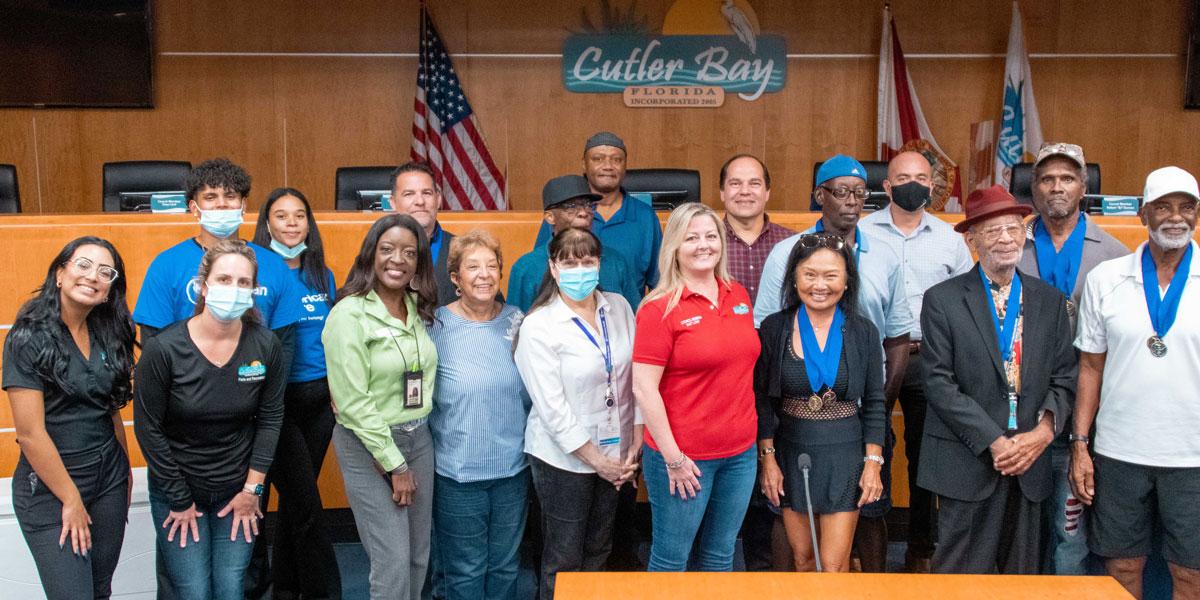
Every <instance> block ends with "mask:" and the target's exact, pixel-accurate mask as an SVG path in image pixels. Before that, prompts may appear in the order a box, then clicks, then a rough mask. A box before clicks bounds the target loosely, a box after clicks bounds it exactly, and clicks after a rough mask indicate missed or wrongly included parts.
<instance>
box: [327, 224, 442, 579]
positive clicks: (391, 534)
mask: <svg viewBox="0 0 1200 600" xmlns="http://www.w3.org/2000/svg"><path fill="white" fill-rule="evenodd" d="M337 295H338V301H337V304H335V305H334V307H333V310H332V311H330V312H329V318H328V319H326V323H325V331H324V333H322V334H321V339H322V340H323V341H324V342H325V364H326V365H327V367H328V372H329V390H330V392H331V393H332V394H333V402H334V404H335V405H336V409H337V414H336V418H337V425H335V426H334V428H333V449H334V451H335V452H336V453H337V458H338V464H339V465H340V466H341V468H342V479H343V481H344V482H345V486H346V496H347V498H348V499H349V500H350V508H351V509H352V510H353V511H354V522H355V524H356V525H357V526H358V535H359V537H360V538H361V539H362V543H363V549H364V550H366V552H367V558H368V559H370V562H371V574H370V587H371V598H376V599H383V598H411V599H412V600H417V599H418V598H420V596H421V587H422V584H423V583H424V582H425V571H426V569H427V567H428V566H429V536H430V527H431V526H432V519H433V475H434V470H433V464H434V462H433V440H432V439H431V438H430V433H429V425H428V424H427V423H426V421H427V417H428V416H429V412H430V410H431V409H432V408H433V387H434V385H433V384H434V377H435V374H436V372H437V362H438V360H437V348H435V347H434V345H433V340H432V339H430V337H429V333H428V332H427V331H426V328H427V327H429V326H430V325H431V324H432V323H433V310H434V308H435V307H436V306H437V285H436V284H435V283H434V278H433V261H432V259H431V258H430V255H429V239H428V238H426V237H425V231H424V230H423V229H422V228H421V226H420V225H419V224H418V223H417V222H416V221H415V220H414V219H413V218H412V217H410V216H408V215H400V214H393V215H388V216H386V217H383V218H381V219H379V220H378V221H375V224H374V225H372V226H371V229H370V230H368V231H367V236H366V238H364V239H363V243H362V248H361V249H360V250H359V252H358V256H357V257H356V258H355V259H354V266H353V267H351V269H350V275H349V276H347V277H346V285H344V286H342V289H340V290H338V294H337Z"/></svg>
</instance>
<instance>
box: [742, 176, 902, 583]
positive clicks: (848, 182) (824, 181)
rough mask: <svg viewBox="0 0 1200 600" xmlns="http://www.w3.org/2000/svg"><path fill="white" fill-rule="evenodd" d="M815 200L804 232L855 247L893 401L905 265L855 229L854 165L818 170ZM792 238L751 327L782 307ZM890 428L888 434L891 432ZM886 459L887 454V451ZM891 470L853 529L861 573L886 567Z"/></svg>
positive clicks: (864, 302) (766, 272) (863, 185)
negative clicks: (816, 212) (815, 215)
mask: <svg viewBox="0 0 1200 600" xmlns="http://www.w3.org/2000/svg"><path fill="white" fill-rule="evenodd" d="M814 191H815V194H814V196H815V198H816V200H817V202H818V203H819V204H820V205H821V219H820V220H819V221H817V224H816V225H815V226H813V227H812V228H810V229H808V230H807V231H805V232H804V233H813V232H816V231H827V232H830V233H834V234H837V235H840V236H842V237H843V238H844V239H845V240H846V242H847V243H849V244H850V245H851V246H852V247H854V255H855V257H856V259H857V261H858V278H859V292H858V298H857V300H858V309H859V311H861V312H862V314H863V315H864V316H866V317H867V318H868V319H870V321H871V323H873V324H874V325H875V328H876V329H878V330H879V335H880V337H882V338H883V348H882V352H883V353H884V359H885V374H884V393H885V394H886V395H887V397H888V398H895V397H896V394H897V393H898V392H899V388H900V381H901V379H902V378H903V376H904V371H905V369H906V368H907V365H908V340H909V333H910V332H912V331H913V330H914V329H915V328H916V323H915V322H914V320H913V316H912V313H911V312H910V311H909V307H908V302H907V300H906V299H905V291H904V272H903V269H902V266H903V263H902V262H901V260H900V257H899V256H898V255H897V254H896V252H895V251H894V250H892V249H891V247H889V246H888V245H887V244H885V243H883V242H880V241H878V240H876V239H875V238H874V237H873V235H874V234H873V233H872V232H870V231H866V230H863V229H861V228H859V227H858V218H859V213H860V212H861V211H862V208H863V202H865V201H866V199H867V197H868V196H869V195H870V194H869V192H868V191H867V170H866V168H864V167H863V166H862V163H859V162H858V161H857V160H854V159H853V158H850V157H849V156H845V155H842V154H838V155H837V156H834V157H833V158H830V159H829V160H827V161H825V162H824V163H822V164H821V167H820V168H819V169H817V178H816V189H815V190H814ZM799 239H800V235H794V236H792V237H790V238H787V239H785V240H783V241H782V242H779V243H778V244H776V245H775V248H774V249H772V250H771V253H770V255H768V256H767V262H766V264H765V265H763V275H762V281H761V283H760V286H759V290H758V299H757V300H756V301H755V303H754V322H755V324H756V325H757V324H759V323H761V322H762V320H763V319H764V318H766V317H767V315H769V314H771V313H774V312H778V311H779V310H780V308H781V306H780V304H781V298H780V292H781V289H782V288H783V277H784V270H785V269H787V260H788V255H789V254H791V252H792V248H793V247H795V245H796V242H797V241H799ZM890 431H891V430H890V426H889V433H888V435H891V433H890ZM884 460H885V461H887V462H890V460H891V453H890V452H889V451H887V449H886V447H885V451H884ZM890 473H891V467H890V466H888V465H885V466H884V468H883V497H882V498H881V499H880V500H878V501H876V502H872V503H871V504H868V505H866V506H864V507H863V508H862V510H861V511H860V512H859V521H858V527H857V528H856V529H855V532H854V537H855V547H856V548H858V556H859V560H860V561H861V564H862V570H863V571H866V572H880V573H881V572H883V571H884V570H885V569H886V566H887V525H886V523H885V522H884V519H883V517H884V515H885V514H887V511H888V510H889V509H890V508H891V504H892V498H891V489H890V488H891V474H890Z"/></svg>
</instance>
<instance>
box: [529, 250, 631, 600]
mask: <svg viewBox="0 0 1200 600" xmlns="http://www.w3.org/2000/svg"><path fill="white" fill-rule="evenodd" d="M549 255H550V268H549V270H548V271H547V273H546V276H545V278H544V279H543V280H542V286H541V290H540V291H539V293H538V295H537V298H536V299H535V300H534V301H533V305H532V307H531V308H530V309H529V314H528V315H527V316H526V317H525V320H524V322H523V323H522V324H521V330H520V334H519V336H518V341H517V344H516V356H515V358H516V362H517V370H518V371H519V372H520V374H521V379H522V380H523V381H524V382H525V387H526V388H527V389H528V390H529V396H530V397H531V398H532V400H533V408H532V411H531V412H530V414H529V422H528V424H527V426H526V429H525V452H526V453H528V454H529V455H530V464H531V466H532V469H533V487H534V490H535V491H536V493H537V496H538V499H539V500H540V502H541V507H542V523H541V525H542V535H543V547H542V565H541V588H540V598H542V600H550V599H551V598H553V597H554V577H555V574H556V573H558V572H559V571H597V570H600V569H601V568H602V567H603V566H604V563H605V562H606V560H607V559H608V554H609V551H610V550H611V549H612V536H613V521H614V518H615V517H616V510H617V491H618V490H620V488H621V486H622V485H625V484H626V483H632V482H634V481H635V479H636V475H637V470H638V463H639V460H640V455H641V450H642V419H641V415H640V413H639V412H638V411H637V408H636V405H635V403H634V398H633V387H632V386H633V383H632V379H631V375H630V373H631V371H630V366H631V364H632V356H633V328H634V317H633V309H632V308H630V306H629V302H627V301H626V300H625V298H623V297H622V296H621V295H620V294H614V293H610V292H602V291H600V290H598V289H597V287H596V286H597V283H598V282H599V280H600V240H599V239H597V238H596V236H595V234H593V233H592V232H591V231H588V230H586V229H565V230H563V231H560V232H559V233H558V234H557V235H555V236H554V238H553V240H551V242H550V247H549Z"/></svg>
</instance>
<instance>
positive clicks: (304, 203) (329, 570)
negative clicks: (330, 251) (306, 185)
mask: <svg viewBox="0 0 1200 600" xmlns="http://www.w3.org/2000/svg"><path fill="white" fill-rule="evenodd" d="M254 243H255V244H258V245H259V246H263V247H269V248H271V250H273V251H274V252H275V253H276V254H278V255H279V256H281V257H282V258H283V259H284V261H286V262H287V265H288V268H290V269H291V272H292V275H293V276H294V277H296V278H297V279H298V280H299V283H300V289H301V290H303V295H301V296H299V297H296V298H292V299H290V301H292V302H296V303H298V304H299V305H300V310H299V312H300V314H301V315H302V316H301V317H300V321H299V322H298V323H297V324H296V333H295V336H296V337H295V352H294V354H293V356H292V366H291V372H290V373H289V374H288V385H287V388H286V389H285V390H284V394H283V398H284V412H283V426H282V428H281V429H280V431H279V445H278V446H277V448H276V450H275V462H274V463H273V464H272V466H271V472H270V473H268V474H267V481H268V484H267V485H266V486H265V487H266V488H268V489H269V488H270V485H271V484H274V485H275V487H276V488H277V489H278V490H279V512H278V519H277V521H276V523H277V527H276V528H275V540H274V544H273V547H272V553H271V558H272V560H271V574H272V579H273V586H274V587H273V590H272V591H273V593H274V595H275V597H276V598H291V597H301V596H302V597H306V598H329V599H337V598H341V595H342V592H341V589H342V582H341V576H340V575H339V573H338V566H337V558H336V557H335V556H334V553H333V543H332V542H331V541H330V539H329V532H328V530H327V529H326V527H325V522H324V509H323V507H322V506H321V491H320V488H319V487H318V486H317V477H318V476H319V475H320V474H321V464H322V463H323V462H324V460H325V453H326V452H327V451H328V450H329V438H330V436H331V435H332V434H333V409H332V408H331V404H330V402H331V401H330V396H329V383H328V381H326V379H325V347H324V345H322V344H321V330H322V329H324V327H325V318H326V316H328V315H329V309H330V307H332V306H333V297H334V287H335V284H334V281H333V272H332V271H330V270H329V268H328V267H326V266H325V250H324V245H323V244H322V243H321V232H320V231H319V230H318V229H317V220H316V219H315V218H313V213H312V208H311V207H310V206H309V204H308V199H307V198H305V197H304V194H302V193H300V190H297V189H295V188H276V189H275V190H272V191H271V193H270V194H269V195H267V201H266V203H264V204H263V206H262V208H261V209H260V210H259V211H258V226H257V227H256V228H255V230H254ZM264 503H265V499H264ZM264 542H265V540H260V541H259V543H258V545H259V546H262V548H255V550H256V552H262V554H263V559H264V560H265V554H266V547H265V546H266V544H265V543H264ZM263 564H265V562H264V563H263Z"/></svg>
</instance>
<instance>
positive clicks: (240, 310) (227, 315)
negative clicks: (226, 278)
mask: <svg viewBox="0 0 1200 600" xmlns="http://www.w3.org/2000/svg"><path fill="white" fill-rule="evenodd" d="M204 306H205V307H206V308H207V309H208V311H209V312H211V313H212V316H213V317H216V319H217V320H218V321H234V320H237V319H240V318H242V315H244V314H246V311H248V310H250V309H251V308H253V307H254V290H253V289H251V288H243V287H237V286H233V285H210V286H208V295H206V296H204Z"/></svg>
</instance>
